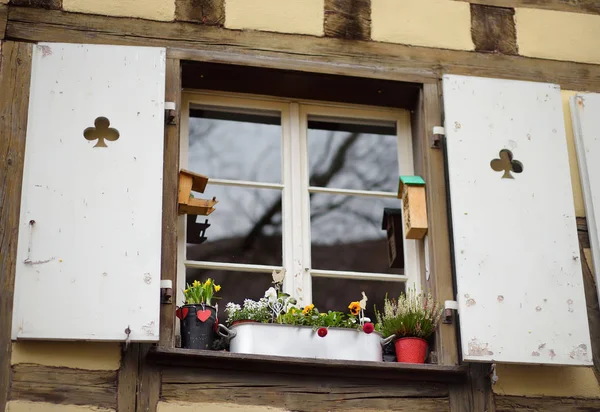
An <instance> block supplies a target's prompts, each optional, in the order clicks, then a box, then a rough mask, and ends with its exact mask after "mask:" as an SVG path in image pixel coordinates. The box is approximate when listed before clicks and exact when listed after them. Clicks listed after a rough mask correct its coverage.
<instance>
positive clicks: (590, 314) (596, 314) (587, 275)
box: [577, 217, 600, 383]
mask: <svg viewBox="0 0 600 412" xmlns="http://www.w3.org/2000/svg"><path fill="white" fill-rule="evenodd" d="M577 234H578V236H579V256H580V259H581V269H582V271H583V290H584V292H585V303H586V307H587V318H588V325H589V329H590V341H591V344H592V359H593V361H594V373H595V375H596V379H597V380H598V383H600V304H599V302H598V294H597V293H596V291H597V288H596V278H595V276H594V271H593V270H592V268H591V265H590V262H589V261H588V259H587V258H586V254H585V249H589V247H590V238H589V234H588V227H587V219H586V218H585V217H578V218H577Z"/></svg>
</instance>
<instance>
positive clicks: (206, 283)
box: [204, 278, 211, 287]
mask: <svg viewBox="0 0 600 412" xmlns="http://www.w3.org/2000/svg"><path fill="white" fill-rule="evenodd" d="M210 284H211V281H210V278H208V279H206V282H204V287H207V286H210Z"/></svg>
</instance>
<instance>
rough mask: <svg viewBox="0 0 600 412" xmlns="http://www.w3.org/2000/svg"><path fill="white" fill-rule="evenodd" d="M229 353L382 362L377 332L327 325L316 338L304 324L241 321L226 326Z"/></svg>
mask: <svg viewBox="0 0 600 412" xmlns="http://www.w3.org/2000/svg"><path fill="white" fill-rule="evenodd" d="M230 329H231V330H232V331H234V332H235V336H234V337H233V338H232V339H231V341H230V348H229V350H230V352H232V353H251V354H255V355H273V356H292V357H300V358H313V359H339V360H358V361H376V362H380V361H382V348H381V343H380V342H381V339H382V338H381V335H380V334H378V333H376V332H373V333H371V334H369V335H367V334H366V333H364V332H362V331H358V330H356V329H343V328H329V331H328V333H327V336H325V337H323V338H322V337H320V336H319V335H317V332H316V331H313V330H312V328H311V327H308V326H290V325H277V324H266V323H242V324H237V325H233V326H232V327H231V328H230Z"/></svg>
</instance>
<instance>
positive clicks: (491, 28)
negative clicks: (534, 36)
mask: <svg viewBox="0 0 600 412" xmlns="http://www.w3.org/2000/svg"><path fill="white" fill-rule="evenodd" d="M514 17H515V10H514V9H510V8H504V7H491V6H482V5H480V4H471V37H472V38H473V43H474V44H475V51H480V52H492V53H504V54H518V53H519V48H518V46H517V30H516V28H515V18H514Z"/></svg>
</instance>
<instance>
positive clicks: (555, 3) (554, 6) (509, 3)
mask: <svg viewBox="0 0 600 412" xmlns="http://www.w3.org/2000/svg"><path fill="white" fill-rule="evenodd" d="M456 1H466V2H469V3H471V4H484V5H487V6H497V7H526V8H533V9H545V10H557V11H569V12H573V13H589V14H600V1H598V0H576V1H574V0H456Z"/></svg>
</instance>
